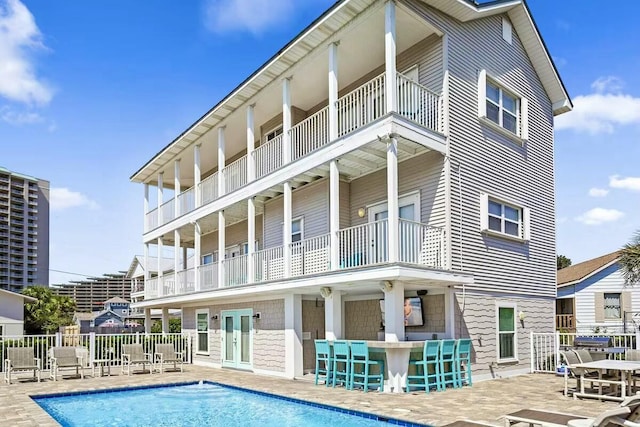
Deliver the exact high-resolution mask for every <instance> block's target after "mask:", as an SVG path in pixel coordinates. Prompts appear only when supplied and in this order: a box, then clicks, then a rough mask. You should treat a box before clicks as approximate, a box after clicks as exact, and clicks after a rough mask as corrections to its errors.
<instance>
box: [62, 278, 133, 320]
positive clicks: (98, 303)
mask: <svg viewBox="0 0 640 427" xmlns="http://www.w3.org/2000/svg"><path fill="white" fill-rule="evenodd" d="M131 280H132V279H131V278H128V277H127V276H126V274H125V273H124V272H119V273H114V274H105V275H103V276H102V277H88V278H86V279H85V280H77V281H76V280H74V281H72V282H70V283H67V284H60V285H51V290H52V291H53V292H54V293H56V294H57V295H64V296H68V297H69V298H71V299H72V300H74V301H75V302H76V310H77V311H80V312H92V311H100V310H102V308H103V306H104V302H105V301H107V300H108V299H110V298H114V297H120V298H123V299H125V300H127V301H130V298H131Z"/></svg>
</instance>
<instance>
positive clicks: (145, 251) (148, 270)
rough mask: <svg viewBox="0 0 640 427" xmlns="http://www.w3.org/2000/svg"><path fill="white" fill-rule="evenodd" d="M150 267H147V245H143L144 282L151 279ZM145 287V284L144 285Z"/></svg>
mask: <svg viewBox="0 0 640 427" xmlns="http://www.w3.org/2000/svg"><path fill="white" fill-rule="evenodd" d="M150 270H151V266H150V265H149V243H145V244H144V272H143V273H144V280H145V282H146V281H147V280H149V279H150V278H151V274H149V273H150ZM145 285H146V283H145Z"/></svg>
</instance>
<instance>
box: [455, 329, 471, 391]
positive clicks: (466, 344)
mask: <svg viewBox="0 0 640 427" xmlns="http://www.w3.org/2000/svg"><path fill="white" fill-rule="evenodd" d="M456 375H457V381H458V386H459V387H462V386H463V381H464V382H465V383H466V384H467V385H469V386H470V385H473V382H472V380H471V340H470V339H468V338H465V339H461V340H458V343H457V344H456Z"/></svg>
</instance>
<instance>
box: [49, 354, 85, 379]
mask: <svg viewBox="0 0 640 427" xmlns="http://www.w3.org/2000/svg"><path fill="white" fill-rule="evenodd" d="M49 360H50V361H51V371H50V373H49V378H51V379H53V380H54V381H57V380H58V372H59V371H60V370H61V369H73V368H75V370H76V376H80V378H84V362H83V360H82V357H80V356H78V354H77V353H76V348H75V347H52V348H51V350H50V357H49Z"/></svg>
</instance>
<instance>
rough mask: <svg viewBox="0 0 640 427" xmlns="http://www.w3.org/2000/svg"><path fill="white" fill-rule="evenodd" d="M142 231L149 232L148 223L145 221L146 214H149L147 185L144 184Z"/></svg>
mask: <svg viewBox="0 0 640 427" xmlns="http://www.w3.org/2000/svg"><path fill="white" fill-rule="evenodd" d="M143 210H144V214H143V218H144V230H145V231H149V228H150V227H149V222H148V221H147V213H148V212H149V184H148V183H146V182H145V183H144V209H143Z"/></svg>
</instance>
